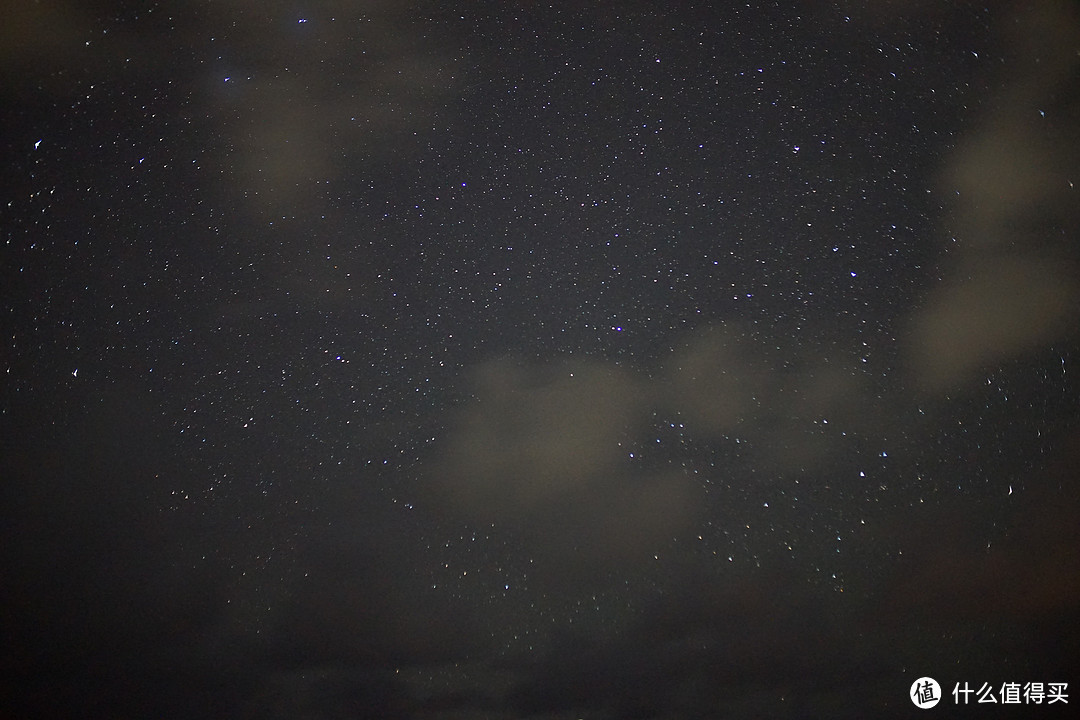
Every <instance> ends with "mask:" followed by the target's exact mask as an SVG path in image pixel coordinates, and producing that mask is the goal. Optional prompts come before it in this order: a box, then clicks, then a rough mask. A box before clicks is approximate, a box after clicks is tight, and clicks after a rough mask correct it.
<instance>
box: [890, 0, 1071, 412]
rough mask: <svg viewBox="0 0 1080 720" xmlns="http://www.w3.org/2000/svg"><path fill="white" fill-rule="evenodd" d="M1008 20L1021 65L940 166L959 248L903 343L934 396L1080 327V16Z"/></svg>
mask: <svg viewBox="0 0 1080 720" xmlns="http://www.w3.org/2000/svg"><path fill="white" fill-rule="evenodd" d="M1013 20H1014V22H1012V23H1009V24H1007V26H1008V27H1013V28H1016V30H1015V32H1013V33H1012V34H1011V35H1010V36H1009V40H1010V42H1011V44H1012V50H1013V52H1014V53H1015V55H1016V57H1017V58H1020V59H1021V60H1020V61H1018V62H1017V63H1014V65H1013V67H1014V68H1015V69H1014V70H1012V74H1011V76H1010V77H1009V78H1007V80H1006V82H1004V84H1003V85H1002V86H1001V89H1000V90H998V91H997V93H996V94H995V95H994V96H993V97H992V98H991V100H989V101H987V102H986V103H985V106H986V107H987V108H988V109H987V110H986V112H985V113H984V114H983V116H982V117H981V118H980V119H979V120H978V121H977V122H976V124H975V126H974V128H973V129H972V131H971V132H970V133H968V134H966V135H965V136H964V137H963V139H962V140H961V142H960V143H959V144H958V146H957V149H956V151H955V152H954V153H953V154H952V155H951V157H949V158H948V160H947V162H946V164H945V166H944V167H943V169H942V172H941V179H940V186H941V188H942V190H943V192H944V193H945V194H946V195H947V196H949V197H955V198H956V201H955V202H956V205H955V213H954V217H953V218H951V219H950V225H952V226H953V228H954V231H955V235H956V239H957V240H958V243H957V244H956V246H955V247H956V248H958V251H957V252H956V253H955V254H954V255H953V256H952V257H953V260H952V262H951V263H950V264H949V265H950V266H949V267H948V272H947V274H946V276H945V279H944V282H943V283H942V285H941V286H940V287H938V288H936V289H934V290H933V291H932V292H931V293H930V294H929V295H928V296H927V298H926V300H925V302H924V303H923V305H922V307H921V308H920V309H918V310H917V311H915V312H914V313H913V314H912V315H911V317H910V320H909V328H910V335H909V338H908V345H907V351H908V360H909V363H910V370H911V372H912V373H913V374H914V375H915V376H916V380H917V383H918V384H919V385H921V386H922V387H923V388H925V389H928V390H930V391H932V392H942V391H948V390H951V389H954V388H956V387H959V386H962V385H964V384H965V383H966V382H967V381H968V380H969V379H970V378H971V376H972V374H973V373H976V372H978V371H980V370H982V369H985V368H988V367H993V366H995V365H999V364H1000V363H1004V362H1010V361H1013V360H1015V359H1017V358H1018V357H1021V356H1022V355H1024V354H1025V353H1029V352H1031V351H1034V350H1037V349H1038V348H1040V347H1046V346H1049V345H1051V344H1053V343H1055V342H1058V341H1061V340H1065V339H1067V338H1069V337H1072V336H1075V331H1076V329H1077V328H1078V327H1080V282H1078V278H1077V272H1076V271H1077V268H1078V267H1080V265H1078V261H1080V258H1078V257H1077V254H1076V248H1075V243H1076V240H1077V237H1076V236H1075V233H1076V232H1077V228H1078V227H1080V225H1078V221H1080V216H1078V213H1077V207H1078V205H1077V201H1076V198H1077V189H1076V184H1077V180H1078V179H1080V178H1077V177H1076V176H1075V174H1074V170H1075V168H1076V167H1077V166H1078V165H1080V157H1078V156H1077V150H1076V148H1078V147H1080V134H1078V133H1077V127H1076V123H1075V117H1076V113H1077V111H1078V110H1080V105H1078V104H1077V101H1076V94H1075V92H1071V91H1070V84H1071V83H1074V82H1075V80H1074V78H1075V74H1076V70H1077V68H1078V67H1080V60H1078V58H1077V56H1076V52H1075V48H1076V43H1077V41H1078V40H1080V14H1078V13H1077V11H1076V8H1075V6H1073V5H1072V4H1069V3H1062V2H1044V3H1036V4H1033V5H1025V6H1024V8H1023V9H1022V10H1018V11H1017V12H1016V15H1015V17H1014V18H1013ZM1025 58H1027V59H1029V60H1026V61H1024V60H1022V59H1025ZM947 249H951V248H947Z"/></svg>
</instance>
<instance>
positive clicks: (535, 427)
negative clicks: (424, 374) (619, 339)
mask: <svg viewBox="0 0 1080 720" xmlns="http://www.w3.org/2000/svg"><path fill="white" fill-rule="evenodd" d="M473 387H474V398H475V399H474V401H473V402H472V403H470V404H469V405H467V406H466V407H464V408H462V409H461V410H460V411H459V412H458V414H457V417H456V418H455V420H454V421H453V423H452V426H451V430H450V433H449V438H448V440H447V443H446V448H445V451H444V454H443V458H442V460H441V462H439V463H438V468H437V470H436V471H435V475H436V476H437V480H436V485H437V488H438V490H439V493H440V497H442V498H444V499H445V500H446V502H447V504H448V506H449V508H450V509H452V510H453V511H456V512H458V513H461V514H462V515H463V516H464V517H465V518H466V519H468V520H469V521H471V522H475V523H480V524H487V523H496V524H498V525H500V526H503V527H507V526H509V527H512V528H515V529H517V530H518V531H521V532H523V533H524V534H525V536H526V537H527V538H528V539H529V540H530V541H531V543H532V547H533V549H534V550H535V551H537V552H539V553H541V554H554V555H555V556H557V557H559V558H562V559H566V558H569V557H571V556H573V557H575V558H579V559H581V560H583V561H585V562H586V563H589V562H592V561H609V560H617V559H620V558H625V559H631V558H635V557H636V556H638V555H640V554H642V553H644V552H645V551H647V550H648V551H650V552H651V551H652V548H653V547H654V546H655V544H656V543H659V542H662V541H663V540H664V539H665V538H666V539H670V537H671V536H672V535H673V534H677V533H679V532H680V531H682V530H684V529H685V528H686V527H688V522H689V520H690V518H691V517H693V515H694V509H693V508H694V506H695V503H694V502H693V497H694V495H695V494H696V493H697V492H699V490H698V488H696V487H695V484H694V483H693V482H692V481H691V480H689V479H688V478H686V477H684V476H683V475H681V474H680V473H678V472H674V471H671V470H664V469H658V468H647V469H635V467H634V465H633V462H632V459H633V458H632V457H631V453H632V452H633V443H634V442H635V441H636V440H639V439H640V438H641V433H642V432H643V431H644V429H645V428H646V427H647V420H648V412H649V404H648V400H649V392H650V387H649V385H648V383H647V382H646V381H645V380H643V379H642V378H640V377H637V376H635V375H633V374H632V373H630V372H628V371H626V370H624V369H622V368H620V367H618V366H617V365H615V364H613V363H606V362H603V361H593V360H587V361H575V362H571V361H565V362H559V363H553V364H550V365H538V364H529V363H525V362H522V361H520V360H518V359H515V358H499V359H496V360H492V361H489V362H487V363H484V364H482V365H481V366H479V367H478V368H477V369H476V370H475V372H474V379H473Z"/></svg>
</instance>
